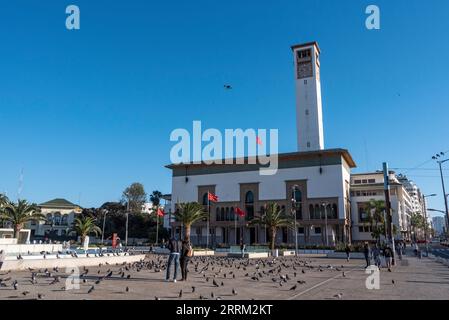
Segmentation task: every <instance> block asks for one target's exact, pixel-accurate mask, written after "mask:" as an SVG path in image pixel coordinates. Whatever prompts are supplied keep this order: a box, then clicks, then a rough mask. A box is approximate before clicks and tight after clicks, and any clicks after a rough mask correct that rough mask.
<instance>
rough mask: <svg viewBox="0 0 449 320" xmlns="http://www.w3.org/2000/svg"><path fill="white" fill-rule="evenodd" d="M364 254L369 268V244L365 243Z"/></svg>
mask: <svg viewBox="0 0 449 320" xmlns="http://www.w3.org/2000/svg"><path fill="white" fill-rule="evenodd" d="M363 254H364V255H365V260H366V267H367V268H368V267H369V266H370V265H371V256H370V254H371V252H370V249H369V244H368V242H365V245H364V247H363Z"/></svg>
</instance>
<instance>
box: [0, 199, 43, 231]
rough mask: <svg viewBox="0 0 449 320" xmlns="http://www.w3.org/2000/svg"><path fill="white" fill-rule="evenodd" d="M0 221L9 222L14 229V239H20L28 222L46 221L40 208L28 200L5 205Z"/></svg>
mask: <svg viewBox="0 0 449 320" xmlns="http://www.w3.org/2000/svg"><path fill="white" fill-rule="evenodd" d="M0 219H1V220H4V221H9V222H11V224H12V225H13V228H14V237H15V238H17V239H18V238H19V233H20V230H22V228H23V226H24V224H25V223H26V222H28V221H44V220H45V216H44V215H43V214H41V213H40V209H39V207H37V205H35V204H30V203H28V202H27V201H26V200H18V201H17V204H15V203H14V202H8V203H6V204H4V203H3V206H2V208H1V214H0Z"/></svg>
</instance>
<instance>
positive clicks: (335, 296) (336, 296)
mask: <svg viewBox="0 0 449 320" xmlns="http://www.w3.org/2000/svg"><path fill="white" fill-rule="evenodd" d="M342 297H343V293H341V292H340V293H338V294H336V295H334V298H336V299H341V298H342Z"/></svg>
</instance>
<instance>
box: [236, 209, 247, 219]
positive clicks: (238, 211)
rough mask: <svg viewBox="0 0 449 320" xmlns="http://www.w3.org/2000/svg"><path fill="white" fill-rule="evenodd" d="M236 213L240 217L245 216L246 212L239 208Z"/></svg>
mask: <svg viewBox="0 0 449 320" xmlns="http://www.w3.org/2000/svg"><path fill="white" fill-rule="evenodd" d="M235 213H236V214H238V215H239V216H240V217H244V216H245V211H243V210H242V209H240V208H238V207H236V208H235Z"/></svg>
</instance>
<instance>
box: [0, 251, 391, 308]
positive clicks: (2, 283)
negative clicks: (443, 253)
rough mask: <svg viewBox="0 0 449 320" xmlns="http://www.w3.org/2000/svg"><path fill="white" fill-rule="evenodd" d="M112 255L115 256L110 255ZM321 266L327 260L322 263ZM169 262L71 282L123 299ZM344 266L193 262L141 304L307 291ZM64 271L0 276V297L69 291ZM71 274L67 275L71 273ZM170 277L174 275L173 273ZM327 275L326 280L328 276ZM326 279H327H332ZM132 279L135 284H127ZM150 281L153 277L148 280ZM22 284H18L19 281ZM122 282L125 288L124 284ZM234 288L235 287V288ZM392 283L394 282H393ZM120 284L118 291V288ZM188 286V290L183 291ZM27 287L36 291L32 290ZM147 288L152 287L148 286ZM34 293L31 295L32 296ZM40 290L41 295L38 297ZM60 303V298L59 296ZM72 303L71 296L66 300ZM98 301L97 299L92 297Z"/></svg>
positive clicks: (89, 272) (101, 271)
mask: <svg viewBox="0 0 449 320" xmlns="http://www.w3.org/2000/svg"><path fill="white" fill-rule="evenodd" d="M114 255H115V254H114ZM323 261H324V262H325V260H323ZM166 263H167V257H166V256H165V255H155V254H149V255H147V256H146V258H145V259H144V260H141V261H139V262H134V263H123V264H121V265H119V264H108V263H106V264H99V265H98V266H95V267H82V268H81V269H80V270H79V280H75V277H72V283H74V281H79V284H80V289H79V290H78V291H79V292H84V293H85V294H87V295H88V296H89V295H92V293H94V292H99V293H101V291H102V290H104V288H102V287H103V283H105V282H106V281H108V280H122V281H124V282H120V283H119V282H117V288H116V290H120V291H121V292H122V293H123V294H126V293H129V292H132V291H133V285H136V284H137V285H139V286H145V285H147V284H146V283H139V282H140V281H139V279H141V277H143V276H145V273H158V275H157V277H156V278H157V279H160V282H164V279H165V272H166ZM344 269H345V267H344V266H343V265H339V266H335V265H329V264H322V265H320V264H317V260H315V261H312V260H307V259H304V258H300V257H279V258H265V259H239V258H231V257H218V256H215V257H207V256H205V257H193V258H192V260H191V261H190V264H189V271H190V272H189V280H188V281H187V282H179V283H180V284H182V285H180V286H176V285H174V286H173V285H171V284H167V283H165V282H164V283H163V284H159V285H169V288H170V290H176V292H173V295H172V296H170V297H166V296H165V297H164V296H161V295H163V293H162V292H159V295H158V292H155V290H151V287H149V288H148V289H149V290H146V291H145V292H148V293H147V294H148V296H146V297H144V298H145V299H156V300H162V299H201V300H206V299H209V300H210V299H212V300H221V299H225V298H229V297H231V299H238V298H239V292H238V288H237V287H238V286H245V287H250V286H251V287H254V288H255V294H254V297H256V296H257V294H256V293H257V286H258V285H260V284H264V285H265V286H266V285H269V287H270V288H272V290H284V291H289V292H290V291H292V292H295V291H297V290H298V291H299V290H300V289H302V288H305V287H306V285H307V282H306V280H305V279H307V273H313V272H320V273H324V274H323V276H324V275H325V274H326V273H330V272H332V274H330V276H335V275H341V277H346V274H345V271H344ZM65 271H67V270H65V268H64V270H60V269H59V268H53V269H51V270H49V269H45V270H34V269H31V268H30V269H29V270H28V272H22V273H19V274H20V277H19V278H18V279H14V277H13V274H11V272H6V273H3V274H2V273H0V293H1V290H4V289H8V290H13V291H12V292H14V293H15V295H14V296H10V297H9V298H32V299H45V292H46V291H47V290H52V291H61V292H64V291H70V290H67V288H66V287H65V285H66V282H67V281H66V279H67V277H69V276H70V274H67V273H66V272H65ZM74 272H75V270H71V273H72V274H73V273H74ZM172 272H173V270H172ZM326 276H327V275H326ZM330 276H329V277H330ZM133 278H135V279H134V280H135V281H127V280H130V279H131V280H132V279H133ZM152 278H154V275H153V276H152ZM230 280H237V281H230ZM19 281H20V282H19ZM244 281H246V282H244ZM123 283H125V285H124V284H123ZM233 284H234V285H235V284H237V285H236V286H235V287H234V286H233ZM393 284H394V282H393ZM119 285H120V287H118V286H119ZM186 285H188V287H187V288H188V290H186ZM30 286H34V287H33V290H31V289H30ZM149 286H151V285H149ZM31 291H33V293H31ZM39 291H41V292H39ZM342 296H343V295H342V293H337V294H335V295H334V296H333V297H332V298H334V299H342ZM61 298H64V297H63V296H61ZM68 298H69V299H71V298H72V297H70V296H69V297H68ZM95 298H97V299H102V297H101V294H99V295H98V296H95Z"/></svg>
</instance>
